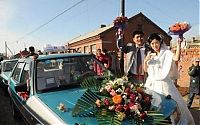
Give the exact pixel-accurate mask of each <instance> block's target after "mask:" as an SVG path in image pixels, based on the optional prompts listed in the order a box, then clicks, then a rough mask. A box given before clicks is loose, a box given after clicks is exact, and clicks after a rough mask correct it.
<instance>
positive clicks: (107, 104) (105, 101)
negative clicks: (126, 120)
mask: <svg viewBox="0 0 200 125" xmlns="http://www.w3.org/2000/svg"><path fill="white" fill-rule="evenodd" d="M104 105H106V106H109V105H110V101H109V99H107V98H105V99H104Z"/></svg>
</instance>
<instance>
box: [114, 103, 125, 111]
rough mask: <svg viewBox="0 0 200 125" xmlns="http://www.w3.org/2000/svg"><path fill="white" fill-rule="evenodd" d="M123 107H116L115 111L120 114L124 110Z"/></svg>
mask: <svg viewBox="0 0 200 125" xmlns="http://www.w3.org/2000/svg"><path fill="white" fill-rule="evenodd" d="M122 108H123V106H122V105H121V104H118V105H116V107H115V111H116V112H120V111H121V110H122Z"/></svg>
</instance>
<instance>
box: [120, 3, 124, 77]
mask: <svg viewBox="0 0 200 125" xmlns="http://www.w3.org/2000/svg"><path fill="white" fill-rule="evenodd" d="M120 8H121V16H125V0H121V7H120ZM122 41H124V36H123V37H122ZM120 70H121V73H122V74H124V53H123V52H122V51H120Z"/></svg>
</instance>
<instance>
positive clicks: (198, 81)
mask: <svg viewBox="0 0 200 125" xmlns="http://www.w3.org/2000/svg"><path fill="white" fill-rule="evenodd" d="M199 61H200V58H195V59H194V62H193V64H192V66H191V67H189V71H188V74H189V75H190V86H189V96H188V104H187V105H188V108H191V105H192V102H193V99H194V96H195V94H199V93H200V66H199Z"/></svg>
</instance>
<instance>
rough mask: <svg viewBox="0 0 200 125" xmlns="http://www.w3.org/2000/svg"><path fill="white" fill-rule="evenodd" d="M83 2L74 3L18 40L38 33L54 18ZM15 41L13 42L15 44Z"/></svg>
mask: <svg viewBox="0 0 200 125" xmlns="http://www.w3.org/2000/svg"><path fill="white" fill-rule="evenodd" d="M84 1H85V0H80V1H79V2H77V3H75V4H74V5H72V6H71V7H69V8H68V9H65V10H64V11H63V12H61V13H59V14H58V15H56V16H55V17H53V18H52V19H50V20H49V21H47V22H46V23H44V24H42V25H40V26H39V27H37V28H35V29H34V30H32V31H31V32H28V33H27V34H25V35H24V36H22V37H20V38H19V39H18V40H16V41H19V40H22V39H24V38H25V37H26V36H29V35H30V34H32V33H34V32H36V31H38V30H39V29H41V28H42V27H44V26H46V25H47V24H49V23H50V22H52V21H53V20H55V19H56V18H58V17H59V16H61V15H63V14H64V13H66V12H67V11H69V10H71V9H72V8H74V7H76V6H77V5H79V4H80V3H82V2H84ZM16 41H15V42H16Z"/></svg>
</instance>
